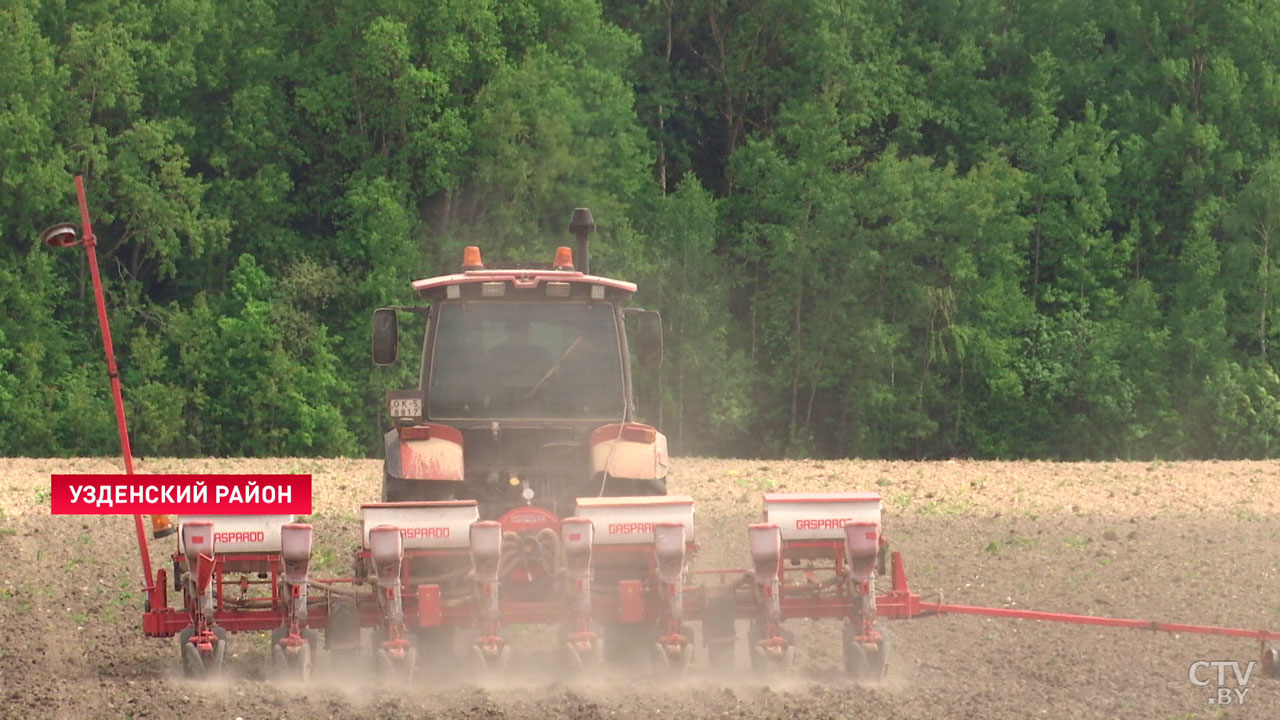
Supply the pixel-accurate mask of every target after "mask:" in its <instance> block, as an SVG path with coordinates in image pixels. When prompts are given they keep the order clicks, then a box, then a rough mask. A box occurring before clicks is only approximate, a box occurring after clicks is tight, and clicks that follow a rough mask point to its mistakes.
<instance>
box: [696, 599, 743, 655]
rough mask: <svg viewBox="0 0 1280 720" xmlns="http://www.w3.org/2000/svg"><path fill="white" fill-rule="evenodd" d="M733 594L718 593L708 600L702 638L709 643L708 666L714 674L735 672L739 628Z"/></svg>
mask: <svg viewBox="0 0 1280 720" xmlns="http://www.w3.org/2000/svg"><path fill="white" fill-rule="evenodd" d="M733 616H734V599H733V594H732V593H718V594H715V595H712V596H711V597H710V598H709V599H708V600H707V614H706V617H705V618H704V619H703V621H702V636H703V639H704V641H705V642H706V643H707V664H708V665H710V666H711V670H712V671H713V672H717V673H720V674H725V675H727V674H730V673H732V672H733V666H734V657H735V650H736V648H735V646H736V644H737V639H738V637H737V628H736V626H735V623H734V617H733Z"/></svg>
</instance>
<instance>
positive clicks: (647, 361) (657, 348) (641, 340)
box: [636, 310, 662, 368]
mask: <svg viewBox="0 0 1280 720" xmlns="http://www.w3.org/2000/svg"><path fill="white" fill-rule="evenodd" d="M636 354H637V355H638V356H639V358H640V364H641V365H643V366H645V367H647V368H656V367H661V366H662V316H661V315H659V314H658V312H657V311H656V310H645V311H643V312H641V313H640V317H639V318H638V319H637V327H636Z"/></svg>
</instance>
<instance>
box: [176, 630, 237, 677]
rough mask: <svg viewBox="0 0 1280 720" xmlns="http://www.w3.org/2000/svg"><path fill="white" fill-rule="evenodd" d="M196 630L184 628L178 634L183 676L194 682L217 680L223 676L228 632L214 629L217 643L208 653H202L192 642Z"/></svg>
mask: <svg viewBox="0 0 1280 720" xmlns="http://www.w3.org/2000/svg"><path fill="white" fill-rule="evenodd" d="M194 634H195V628H184V629H183V630H182V632H180V633H178V653H179V657H180V659H181V661H182V674H183V675H184V676H185V677H188V678H192V679H194V680H204V679H207V678H216V677H218V676H219V675H221V674H222V659H223V658H224V657H226V653H227V631H226V630H223V629H222V628H220V627H215V628H213V635H214V638H215V642H214V643H213V648H212V649H211V650H209V651H208V652H201V651H200V649H199V648H197V647H196V646H195V644H194V643H192V642H191V637H192V635H194Z"/></svg>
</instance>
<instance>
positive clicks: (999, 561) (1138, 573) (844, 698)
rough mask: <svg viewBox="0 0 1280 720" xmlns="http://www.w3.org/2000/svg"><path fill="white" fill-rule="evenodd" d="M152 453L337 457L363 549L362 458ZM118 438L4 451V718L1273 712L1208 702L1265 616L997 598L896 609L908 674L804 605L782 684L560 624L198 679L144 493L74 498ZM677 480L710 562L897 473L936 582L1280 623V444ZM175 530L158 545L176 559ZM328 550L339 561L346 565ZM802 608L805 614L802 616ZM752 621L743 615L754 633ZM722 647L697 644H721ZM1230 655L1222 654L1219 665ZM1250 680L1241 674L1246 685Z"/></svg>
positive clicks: (341, 535) (905, 526)
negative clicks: (1223, 456) (466, 672)
mask: <svg viewBox="0 0 1280 720" xmlns="http://www.w3.org/2000/svg"><path fill="white" fill-rule="evenodd" d="M138 469H139V471H140V472H178V471H181V472H301V473H311V474H313V475H314V476H315V492H316V502H315V512H314V513H313V515H312V516H311V518H310V519H311V521H312V522H313V523H314V524H315V525H316V528H317V534H318V535H317V545H318V552H317V560H316V561H315V562H316V564H317V566H318V567H317V568H316V571H317V572H325V571H326V570H328V571H329V572H335V573H336V572H344V571H345V568H346V566H347V565H346V563H347V560H346V557H347V555H348V551H349V549H350V548H351V547H352V545H353V544H354V542H355V540H356V538H357V537H358V533H359V530H358V527H359V521H358V508H359V504H360V503H361V502H366V501H370V500H374V499H377V496H378V482H379V478H380V473H381V465H380V463H379V462H377V461H365V460H309V459H289V458H281V459H273V460H234V459H212V460H164V459H154V460H146V461H143V462H140V463H139V468H138ZM117 471H119V464H118V463H117V462H113V461H110V460H83V459H81V460H41V459H35V460H33V459H0V717H4V718H9V717H12V718H23V717H52V718H83V717H91V718H96V717H104V718H116V717H179V716H181V717H192V718H228V719H230V718H236V717H243V718H246V719H247V718H272V717H297V718H303V717H306V718H320V717H340V718H347V717H351V718H355V717H378V718H422V717H434V718H449V719H454V718H544V717H570V718H614V717H617V718H646V719H649V718H655V717H678V718H711V717H715V718H729V717H749V718H792V717H795V718H845V717H848V718H864V717H865V718H957V719H958V718H1030V717H1044V718H1170V719H1173V718H1180V719H1186V718H1215V717H1231V718H1237V717H1238V718H1247V717H1256V718H1276V717H1280V681H1276V680H1267V679H1264V678H1262V677H1261V670H1260V668H1259V669H1258V670H1257V671H1255V674H1254V676H1253V677H1252V678H1251V680H1250V682H1249V684H1248V688H1249V692H1248V694H1247V695H1246V699H1245V702H1244V705H1243V706H1241V707H1231V708H1225V709H1224V708H1219V707H1215V706H1213V705H1211V704H1210V703H1209V699H1210V697H1211V696H1213V695H1214V689H1213V688H1212V687H1195V686H1193V685H1192V684H1191V683H1190V682H1189V679H1188V668H1189V667H1190V665H1191V664H1192V663H1193V662H1196V661H1199V660H1210V661H1212V660H1236V661H1240V662H1241V663H1246V662H1248V661H1250V660H1256V659H1258V655H1259V652H1258V650H1259V648H1258V646H1257V644H1256V643H1254V642H1253V641H1249V640H1237V639H1225V638H1216V637H1204V636H1195V635H1181V636H1174V635H1167V634H1162V633H1151V632H1146V631H1135V630H1120V629H1107V628H1093V627H1083V626H1069V625H1058V624H1050V623H1039V622H1033V621H1021V620H1000V619H983V618H978V617H961V616H953V617H934V618H921V619H916V620H911V621H903V622H889V623H886V624H885V627H886V630H887V632H888V633H890V634H891V637H892V639H893V647H894V657H893V662H892V666H891V669H890V676H889V678H888V680H886V681H885V682H884V683H882V684H879V685H874V686H858V685H853V684H850V683H848V682H846V681H845V680H843V679H842V678H841V677H840V673H839V672H838V671H839V664H840V648H839V629H838V626H836V625H835V624H834V623H816V622H815V623H810V622H798V623H794V628H795V630H796V631H797V641H798V642H799V644H800V649H799V653H798V656H797V662H796V665H797V677H796V678H795V679H793V680H791V681H789V682H787V683H785V684H782V685H774V686H772V687H769V686H766V685H764V684H762V683H761V682H760V681H758V680H755V679H754V678H753V677H751V676H750V675H749V673H748V672H747V671H746V665H745V662H741V663H740V667H741V669H742V673H741V676H740V677H735V678H722V677H713V676H711V675H710V674H708V673H706V672H705V671H703V668H701V667H700V666H699V667H695V668H694V669H693V671H692V672H691V674H690V677H689V678H688V679H686V680H683V681H681V682H679V683H678V684H676V685H671V684H666V683H661V682H658V681H656V680H654V679H651V678H649V677H647V673H643V672H640V671H636V672H634V673H629V672H627V671H626V670H625V669H619V670H612V671H610V672H609V673H608V674H606V675H605V676H603V677H601V678H595V679H579V680H570V681H562V680H559V679H557V678H555V677H554V676H551V675H549V674H548V673H547V672H545V670H544V668H543V667H542V665H544V664H545V663H544V662H543V661H544V660H545V658H544V657H543V656H542V655H540V654H539V653H540V651H539V640H540V636H539V633H538V632H537V631H529V632H523V633H521V632H517V633H516V634H515V636H514V640H513V642H514V643H515V644H516V645H517V650H523V651H524V660H523V661H522V662H518V663H517V666H516V668H515V672H514V673H513V675H514V677H513V678H511V679H508V680H506V681H504V682H501V683H497V682H495V681H482V682H477V681H474V680H471V681H468V680H466V679H462V680H460V681H456V682H449V683H441V684H435V685H433V684H432V683H430V682H426V683H424V684H423V685H422V686H421V687H415V688H385V687H379V686H376V685H375V684H373V683H371V682H368V681H367V680H365V679H362V678H360V677H358V676H357V677H354V678H353V677H351V674H350V673H349V672H342V673H339V672H338V671H337V670H336V669H326V667H325V665H324V659H323V658H322V659H321V662H320V666H319V668H318V674H319V676H320V677H319V678H318V679H317V681H316V682H314V683H313V684H312V685H311V686H310V687H307V688H298V687H288V686H277V685H274V684H271V683H269V682H267V681H265V680H264V679H263V669H264V667H265V664H266V660H265V649H266V647H267V641H266V639H265V637H263V636H262V635H260V634H254V633H247V634H242V635H236V636H233V637H232V653H233V657H229V659H228V669H227V673H228V675H229V679H227V680H224V681H222V682H220V683H219V684H216V685H204V684H197V683H192V682H188V681H185V680H182V679H180V678H179V677H178V675H179V672H178V669H177V668H178V665H177V660H178V656H177V650H176V641H173V640H153V639H148V638H145V637H143V636H142V634H141V631H140V630H139V614H140V609H141V608H140V606H141V596H140V595H139V594H138V592H137V588H138V586H139V585H140V579H141V572H140V570H139V567H138V566H139V563H138V557H137V551H136V549H135V547H134V541H133V530H132V521H131V519H130V518H126V517H114V516H101V517H57V518H55V517H52V516H50V515H49V511H48V487H49V474H50V473H53V472H117ZM670 489H671V492H673V493H687V494H690V495H693V496H694V498H695V499H696V501H697V520H696V522H697V528H698V531H697V533H698V539H699V543H700V544H701V553H700V555H699V556H698V558H697V559H696V560H695V561H694V566H695V568H701V569H706V568H715V567H742V566H744V565H746V564H747V560H748V558H747V549H746V525H747V523H748V522H752V521H755V520H756V519H757V518H758V517H759V507H760V502H759V496H760V493H761V492H764V491H771V490H779V491H826V490H875V491H878V492H880V493H881V494H882V495H883V497H884V498H885V526H886V533H887V534H888V536H889V538H890V540H891V542H892V544H893V547H894V549H897V550H902V551H903V553H904V555H905V560H906V568H907V574H908V578H909V579H910V580H911V583H912V586H913V588H914V589H915V590H917V591H918V592H921V593H926V594H931V593H940V594H941V595H942V596H943V597H944V598H945V599H946V600H948V601H950V602H959V603H968V604H976V605H996V606H1007V607H1024V608H1032V609H1042V610H1053V611H1061V612H1076V613H1083V614H1094V615H1109V616H1117V617H1136V618H1144V619H1151V620H1168V621H1179V622H1188V623H1198V624H1221V625H1230V626H1239V627H1245V628H1266V629H1272V630H1277V629H1280V462H1276V461H1269V462H1198V463H1086V464H1054V463H1023V462H1018V463H994V462H993V463H988V462H942V463H895V462H862V461H809V462H781V461H747V460H710V459H697V458H677V459H675V460H673V463H672V475H671V483H670ZM170 550H171V547H170V546H169V545H168V544H167V543H166V544H165V545H164V547H162V548H154V547H153V549H152V561H153V563H154V564H156V566H157V567H165V566H167V565H168V553H169V552H170ZM326 565H328V566H330V567H328V568H326ZM792 624H793V623H788V625H789V626H791V625H792ZM740 635H741V633H740ZM699 665H700V663H699ZM1208 675H1209V673H1202V677H1207V676H1208ZM1234 684H1235V683H1234V681H1233V680H1230V678H1229V682H1228V685H1234Z"/></svg>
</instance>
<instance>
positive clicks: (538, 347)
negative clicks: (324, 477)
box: [373, 208, 667, 525]
mask: <svg viewBox="0 0 1280 720" xmlns="http://www.w3.org/2000/svg"><path fill="white" fill-rule="evenodd" d="M569 229H570V231H571V232H573V233H574V234H575V235H576V236H577V262H578V266H577V267H575V262H574V261H575V258H574V253H573V251H572V250H570V248H568V247H560V248H558V249H557V251H556V255H555V260H554V262H553V263H552V264H550V265H547V266H544V267H539V268H501V269H497V268H488V267H485V265H484V264H483V262H482V260H481V254H480V249H479V248H477V247H468V248H467V249H466V251H465V252H464V255H463V263H462V268H461V272H458V273H456V274H452V275H444V276H440V277H433V278H428V279H425V280H418V281H416V282H414V283H413V290H414V292H415V293H416V294H417V296H418V298H420V299H421V300H424V301H426V303H425V305H423V306H415V307H398V308H381V309H378V310H375V311H374V315H373V358H374V363H375V364H377V365H391V364H393V363H395V362H396V356H397V349H398V342H399V341H398V320H399V313H400V312H402V311H407V312H412V313H414V314H416V315H417V316H418V317H420V318H421V320H420V322H425V330H426V332H425V340H424V342H423V347H422V357H421V373H420V376H419V383H418V387H416V388H414V389H412V390H400V391H392V392H390V393H388V409H389V411H390V415H391V418H392V421H393V423H394V427H392V429H391V430H390V431H388V432H387V433H386V438H385V441H386V462H385V472H384V476H383V487H382V499H383V501H384V502H397V501H407V500H454V499H470V500H476V501H477V503H478V504H479V507H480V513H481V517H482V518H484V519H500V518H502V517H503V516H504V514H507V519H506V520H505V521H504V525H510V524H511V522H512V521H520V520H522V521H523V522H525V523H526V524H527V523H529V522H533V521H534V520H535V517H536V516H538V515H544V514H545V515H544V517H545V520H546V522H548V523H551V522H554V521H555V520H556V519H557V518H559V517H563V516H565V515H567V514H570V513H572V512H573V510H574V502H575V499H576V498H579V497H593V496H619V495H629V496H635V495H665V494H666V474H667V441H666V437H664V436H663V435H662V433H660V432H658V431H657V429H655V428H654V427H652V426H650V425H646V424H643V423H640V422H637V421H636V401H635V396H634V395H633V391H632V367H631V352H630V347H631V346H630V344H629V343H628V338H627V332H626V325H627V320H628V319H631V318H634V319H635V320H636V322H635V325H636V348H635V349H636V355H637V357H638V359H639V360H640V363H641V364H643V365H645V366H648V367H657V366H658V365H659V364H660V363H661V358H662V323H661V318H660V317H659V316H658V313H656V312H653V311H648V310H641V309H639V308H630V307H624V305H625V303H626V302H627V300H628V299H630V297H631V295H632V293H634V292H635V290H636V286H635V285H634V284H632V283H629V282H623V281H620V280H612V279H609V278H605V277H599V276H595V275H591V274H590V268H589V262H590V261H589V256H588V236H589V234H590V233H591V232H593V231H594V230H595V222H594V220H593V219H592V217H591V211H590V210H587V209H585V208H579V209H577V210H575V211H574V213H573V219H572V221H571V222H570V225H569ZM539 511H541V512H539ZM512 512H515V513H516V515H511V513H512ZM517 524H518V522H517Z"/></svg>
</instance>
